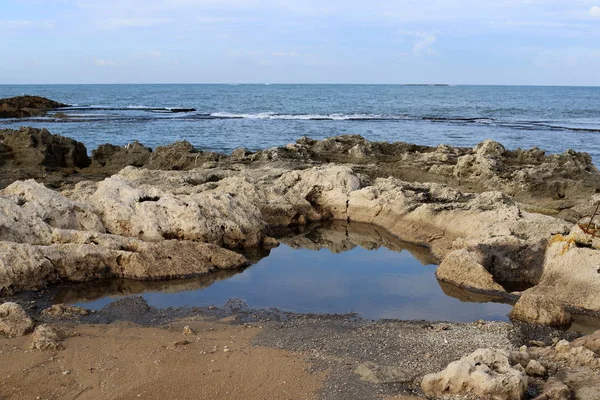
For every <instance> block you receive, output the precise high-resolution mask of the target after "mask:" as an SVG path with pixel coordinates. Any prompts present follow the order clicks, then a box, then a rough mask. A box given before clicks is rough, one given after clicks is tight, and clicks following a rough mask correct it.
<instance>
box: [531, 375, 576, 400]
mask: <svg viewBox="0 0 600 400" xmlns="http://www.w3.org/2000/svg"><path fill="white" fill-rule="evenodd" d="M571 398H572V397H571V389H569V387H568V386H567V385H565V384H564V383H563V382H561V381H559V380H558V379H556V378H551V379H548V382H546V384H545V385H544V390H543V392H542V394H541V395H540V396H538V397H536V398H535V399H534V400H571Z"/></svg>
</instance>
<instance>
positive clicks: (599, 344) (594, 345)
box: [573, 330, 600, 355]
mask: <svg viewBox="0 0 600 400" xmlns="http://www.w3.org/2000/svg"><path fill="white" fill-rule="evenodd" d="M573 346H575V347H578V346H583V347H585V348H586V349H589V350H591V351H593V352H594V353H596V354H598V355H600V330H599V331H596V332H594V333H592V334H591V335H586V336H582V337H580V338H578V339H575V340H574V341H573Z"/></svg>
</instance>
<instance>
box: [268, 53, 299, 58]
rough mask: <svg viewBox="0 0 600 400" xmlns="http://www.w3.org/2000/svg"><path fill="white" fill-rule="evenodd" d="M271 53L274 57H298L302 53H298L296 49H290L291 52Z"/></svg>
mask: <svg viewBox="0 0 600 400" xmlns="http://www.w3.org/2000/svg"><path fill="white" fill-rule="evenodd" d="M271 55H272V56H273V57H283V58H294V57H298V56H299V55H300V54H298V53H296V52H295V51H289V52H284V51H277V52H275V53H272V54H271Z"/></svg>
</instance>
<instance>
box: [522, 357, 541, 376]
mask: <svg viewBox="0 0 600 400" xmlns="http://www.w3.org/2000/svg"><path fill="white" fill-rule="evenodd" d="M525 372H526V373H527V375H530V376H544V375H546V368H545V367H544V366H543V365H542V364H541V363H540V362H539V361H537V360H531V361H529V363H528V364H527V366H526V367H525Z"/></svg>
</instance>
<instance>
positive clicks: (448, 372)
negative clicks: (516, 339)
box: [421, 349, 527, 400]
mask: <svg viewBox="0 0 600 400" xmlns="http://www.w3.org/2000/svg"><path fill="white" fill-rule="evenodd" d="M519 367H520V366H519ZM421 388H422V389H423V392H425V393H426V394H428V395H432V396H436V397H445V396H453V395H462V396H469V397H471V398H477V399H493V400H521V399H522V398H523V397H524V394H525V391H526V390H527V375H526V374H525V372H524V371H523V368H522V367H520V368H516V367H513V366H511V365H510V362H509V354H508V352H507V351H505V350H497V349H479V350H476V351H475V352H474V353H472V354H470V355H468V356H466V357H463V358H461V359H460V360H459V361H455V362H453V363H451V364H450V365H448V367H446V369H445V370H443V371H442V372H440V373H437V374H430V375H426V376H425V377H424V378H423V381H422V382H421Z"/></svg>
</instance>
